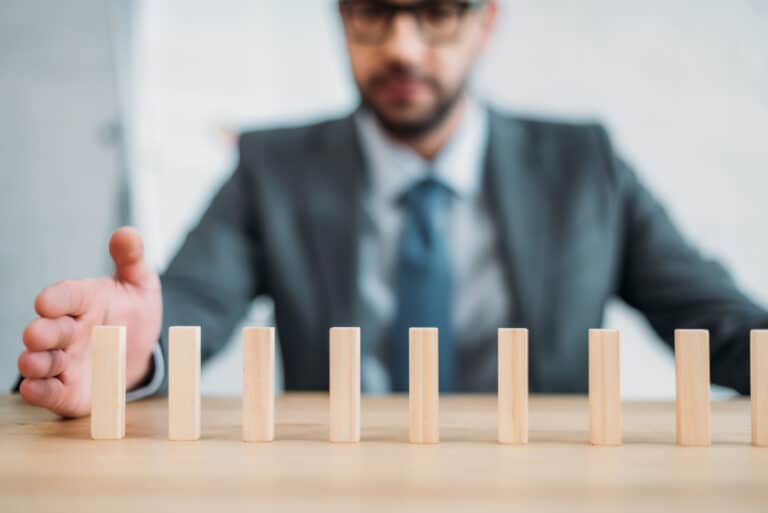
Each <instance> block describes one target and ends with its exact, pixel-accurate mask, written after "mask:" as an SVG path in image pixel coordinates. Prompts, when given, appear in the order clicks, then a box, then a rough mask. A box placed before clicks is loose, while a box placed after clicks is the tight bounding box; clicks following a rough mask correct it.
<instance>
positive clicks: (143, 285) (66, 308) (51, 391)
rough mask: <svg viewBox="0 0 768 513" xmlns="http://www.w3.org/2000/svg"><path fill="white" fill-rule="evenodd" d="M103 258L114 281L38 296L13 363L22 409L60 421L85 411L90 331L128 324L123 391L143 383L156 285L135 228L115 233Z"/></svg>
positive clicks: (155, 323)
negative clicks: (48, 414)
mask: <svg viewBox="0 0 768 513" xmlns="http://www.w3.org/2000/svg"><path fill="white" fill-rule="evenodd" d="M109 252H110V254H111V255H112V259H113V260H114V262H115V274H114V276H113V277H103V278H92V279H85V280H68V281H62V282H59V283H56V284H55V285H52V286H50V287H48V288H46V289H44V290H43V291H42V292H40V294H38V296H37V299H36V300H35V310H36V311H37V314H38V315H39V316H40V317H39V318H37V319H35V320H33V321H32V322H30V323H29V324H28V325H27V327H26V329H25V330H24V335H23V338H24V345H25V346H26V351H24V352H23V353H21V355H20V356H19V361H18V366H19V371H20V372H21V375H22V376H23V377H24V378H25V379H24V381H22V382H21V389H20V392H21V395H22V397H23V398H24V400H26V401H27V402H28V403H30V404H32V405H35V406H41V407H43V408H47V409H49V410H51V411H52V412H54V413H57V414H59V415H62V416H65V417H79V416H82V415H88V414H89V413H90V412H91V363H90V359H91V357H90V343H91V340H90V338H91V328H92V327H93V326H96V325H122V326H126V328H127V335H128V340H127V369H126V385H127V387H128V389H130V388H131V387H133V386H135V385H137V384H139V383H140V382H141V381H142V380H143V379H144V378H145V377H146V375H147V372H148V371H149V368H150V358H151V355H152V349H153V347H154V345H155V344H156V343H157V340H158V337H159V335H160V325H161V319H162V297H161V294H160V279H159V278H158V276H157V274H156V273H155V272H153V271H152V270H151V269H150V268H149V266H148V265H147V263H146V262H145V260H144V247H143V243H142V240H141V236H140V235H139V234H138V232H136V230H134V229H133V228H127V227H126V228H120V229H119V230H117V231H115V233H113V234H112V238H111V240H110V241H109Z"/></svg>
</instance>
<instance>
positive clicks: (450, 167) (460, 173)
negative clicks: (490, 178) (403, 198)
mask: <svg viewBox="0 0 768 513" xmlns="http://www.w3.org/2000/svg"><path fill="white" fill-rule="evenodd" d="M355 122H356V125H357V130H358V132H359V134H360V138H361V141H362V145H363V149H364V151H365V154H366V157H367V159H368V164H369V168H370V172H371V184H372V186H373V188H372V191H373V193H374V194H375V195H377V196H381V197H382V198H383V199H385V200H386V201H395V200H397V198H399V197H400V195H401V194H402V193H404V192H405V191H406V190H408V189H410V188H411V187H412V186H413V185H414V184H415V183H416V182H417V181H419V180H421V179H423V178H425V177H426V176H428V175H430V174H431V176H433V177H435V178H436V179H437V180H439V181H440V182H441V183H442V184H443V185H445V186H447V187H448V188H450V189H451V190H452V191H453V192H454V194H456V195H457V196H459V197H466V198H469V197H473V196H474V195H476V194H477V193H478V192H479V190H480V188H481V183H482V176H483V170H484V168H485V166H484V157H485V153H486V146H487V144H488V131H489V128H488V126H489V123H488V112H487V109H486V108H485V106H483V105H481V104H480V103H479V102H477V101H476V100H474V99H473V98H471V97H470V98H468V99H467V105H466V110H465V111H464V115H463V116H462V119H461V122H460V124H459V126H458V127H457V129H456V131H455V132H454V133H453V134H452V135H451V137H450V139H449V140H448V143H447V144H446V145H445V146H444V147H443V148H442V149H441V150H440V152H439V153H438V154H437V156H436V157H435V158H434V159H433V160H431V161H430V160H427V159H424V158H422V157H421V156H420V155H418V154H417V153H416V152H415V151H413V150H412V149H410V148H409V147H407V146H405V145H404V144H402V143H399V142H398V141H396V140H394V139H393V138H392V137H390V136H389V135H388V134H387V133H386V132H385V131H384V129H383V128H382V127H381V125H380V124H379V123H378V121H377V120H376V117H375V116H374V114H373V113H371V112H370V111H368V110H365V109H361V110H360V111H358V112H357V114H356V115H355Z"/></svg>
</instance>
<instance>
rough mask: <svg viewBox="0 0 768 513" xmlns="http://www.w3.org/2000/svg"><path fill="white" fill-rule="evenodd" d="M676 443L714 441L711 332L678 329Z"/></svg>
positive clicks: (706, 442) (705, 443)
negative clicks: (710, 376)
mask: <svg viewBox="0 0 768 513" xmlns="http://www.w3.org/2000/svg"><path fill="white" fill-rule="evenodd" d="M675 388H676V395H677V398H676V403H675V412H676V415H675V426H676V432H677V444H678V445H685V446H707V445H710V444H711V443H712V432H711V429H712V428H711V419H710V401H709V331H707V330H675Z"/></svg>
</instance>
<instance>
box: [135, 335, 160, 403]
mask: <svg viewBox="0 0 768 513" xmlns="http://www.w3.org/2000/svg"><path fill="white" fill-rule="evenodd" d="M150 372H151V373H152V377H151V378H150V380H149V382H148V383H147V384H146V385H142V386H141V387H139V388H135V389H133V390H131V391H129V392H127V393H126V394H125V400H126V401H137V400H139V399H144V398H146V397H149V396H152V395H155V394H156V393H157V392H158V391H159V390H160V387H161V386H162V384H163V379H164V378H165V361H164V360H163V351H162V350H161V349H160V344H156V345H155V348H154V349H153V350H152V370H151V371H150Z"/></svg>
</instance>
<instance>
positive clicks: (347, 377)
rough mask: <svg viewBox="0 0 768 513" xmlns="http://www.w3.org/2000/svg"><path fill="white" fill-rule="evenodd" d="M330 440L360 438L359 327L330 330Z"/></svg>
mask: <svg viewBox="0 0 768 513" xmlns="http://www.w3.org/2000/svg"><path fill="white" fill-rule="evenodd" d="M329 352H330V369H329V372H330V375H329V376H330V387H329V388H330V390H329V392H330V424H331V426H330V440H331V442H359V441H360V328H331V331H330V350H329Z"/></svg>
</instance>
